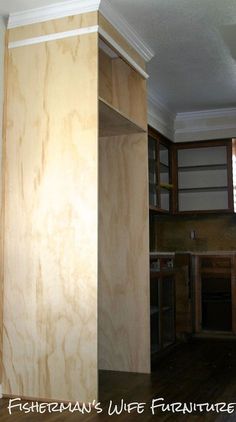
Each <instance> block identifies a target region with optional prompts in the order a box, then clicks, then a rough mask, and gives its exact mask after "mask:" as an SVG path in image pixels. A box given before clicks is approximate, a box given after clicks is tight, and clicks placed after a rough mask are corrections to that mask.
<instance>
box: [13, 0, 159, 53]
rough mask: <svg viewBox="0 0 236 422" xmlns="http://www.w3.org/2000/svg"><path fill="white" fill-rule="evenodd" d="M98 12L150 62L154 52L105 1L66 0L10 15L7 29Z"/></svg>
mask: <svg viewBox="0 0 236 422" xmlns="http://www.w3.org/2000/svg"><path fill="white" fill-rule="evenodd" d="M98 10H99V11H100V12H101V14H102V15H103V16H104V17H105V18H106V19H107V20H108V21H109V22H110V23H111V24H112V25H113V27H114V28H115V29H117V31H118V32H120V33H121V34H122V36H123V37H124V38H125V39H126V40H127V42H128V43H129V44H130V45H131V46H132V47H133V48H134V49H135V50H136V51H137V52H138V53H139V54H140V56H141V57H142V58H143V59H144V60H145V61H149V60H151V58H152V57H153V56H154V52H153V51H152V50H151V48H150V47H148V45H147V44H146V43H145V42H144V41H143V40H142V39H141V38H140V37H139V36H138V34H137V33H136V32H135V30H134V29H133V28H132V27H131V26H130V25H129V24H128V22H127V21H126V20H125V19H124V18H123V16H121V15H120V14H119V13H118V12H116V10H115V9H113V8H112V7H111V5H110V4H109V2H108V1H107V0H68V1H64V2H63V3H62V2H61V3H56V4H51V5H49V6H44V7H40V8H36V9H30V10H25V11H22V12H16V13H12V14H10V16H9V19H8V28H9V29H10V28H16V27H19V26H23V25H30V24H34V23H39V22H45V21H48V20H52V19H59V18H63V17H66V16H73V15H79V14H81V13H88V12H94V11H98Z"/></svg>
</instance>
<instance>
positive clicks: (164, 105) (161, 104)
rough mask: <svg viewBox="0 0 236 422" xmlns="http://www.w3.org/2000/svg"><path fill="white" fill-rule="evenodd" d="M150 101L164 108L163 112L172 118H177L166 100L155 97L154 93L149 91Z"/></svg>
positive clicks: (159, 107) (161, 108)
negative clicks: (165, 102)
mask: <svg viewBox="0 0 236 422" xmlns="http://www.w3.org/2000/svg"><path fill="white" fill-rule="evenodd" d="M148 101H149V102H150V103H152V104H153V105H154V106H156V107H157V108H158V109H159V110H162V111H163V112H165V113H167V114H168V115H169V117H170V119H173V120H174V119H175V117H176V114H175V113H173V112H172V111H171V110H170V109H169V108H168V106H167V105H166V104H164V102H163V101H162V100H161V99H160V98H157V97H154V95H153V94H151V93H148Z"/></svg>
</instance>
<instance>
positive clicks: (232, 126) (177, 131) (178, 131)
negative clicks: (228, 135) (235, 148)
mask: <svg viewBox="0 0 236 422" xmlns="http://www.w3.org/2000/svg"><path fill="white" fill-rule="evenodd" d="M230 129H232V130H235V136H236V123H235V124H229V125H227V124H224V125H218V126H217V125H212V126H211V127H203V126H201V127H194V126H193V127H190V126H188V127H186V128H180V129H175V134H176V135H177V134H181V133H193V132H195V133H198V132H213V131H216V130H217V131H220V130H230Z"/></svg>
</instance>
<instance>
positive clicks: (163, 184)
mask: <svg viewBox="0 0 236 422" xmlns="http://www.w3.org/2000/svg"><path fill="white" fill-rule="evenodd" d="M160 187H161V188H162V189H167V190H171V189H173V187H174V186H173V185H172V184H171V183H160Z"/></svg>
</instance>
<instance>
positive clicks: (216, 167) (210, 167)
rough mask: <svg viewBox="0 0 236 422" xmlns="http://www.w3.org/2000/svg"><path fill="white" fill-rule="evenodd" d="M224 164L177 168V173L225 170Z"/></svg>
mask: <svg viewBox="0 0 236 422" xmlns="http://www.w3.org/2000/svg"><path fill="white" fill-rule="evenodd" d="M226 169H227V165H226V164H212V165H204V166H203V165H199V166H179V167H178V171H179V172H191V171H205V170H206V171H208V170H226Z"/></svg>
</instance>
